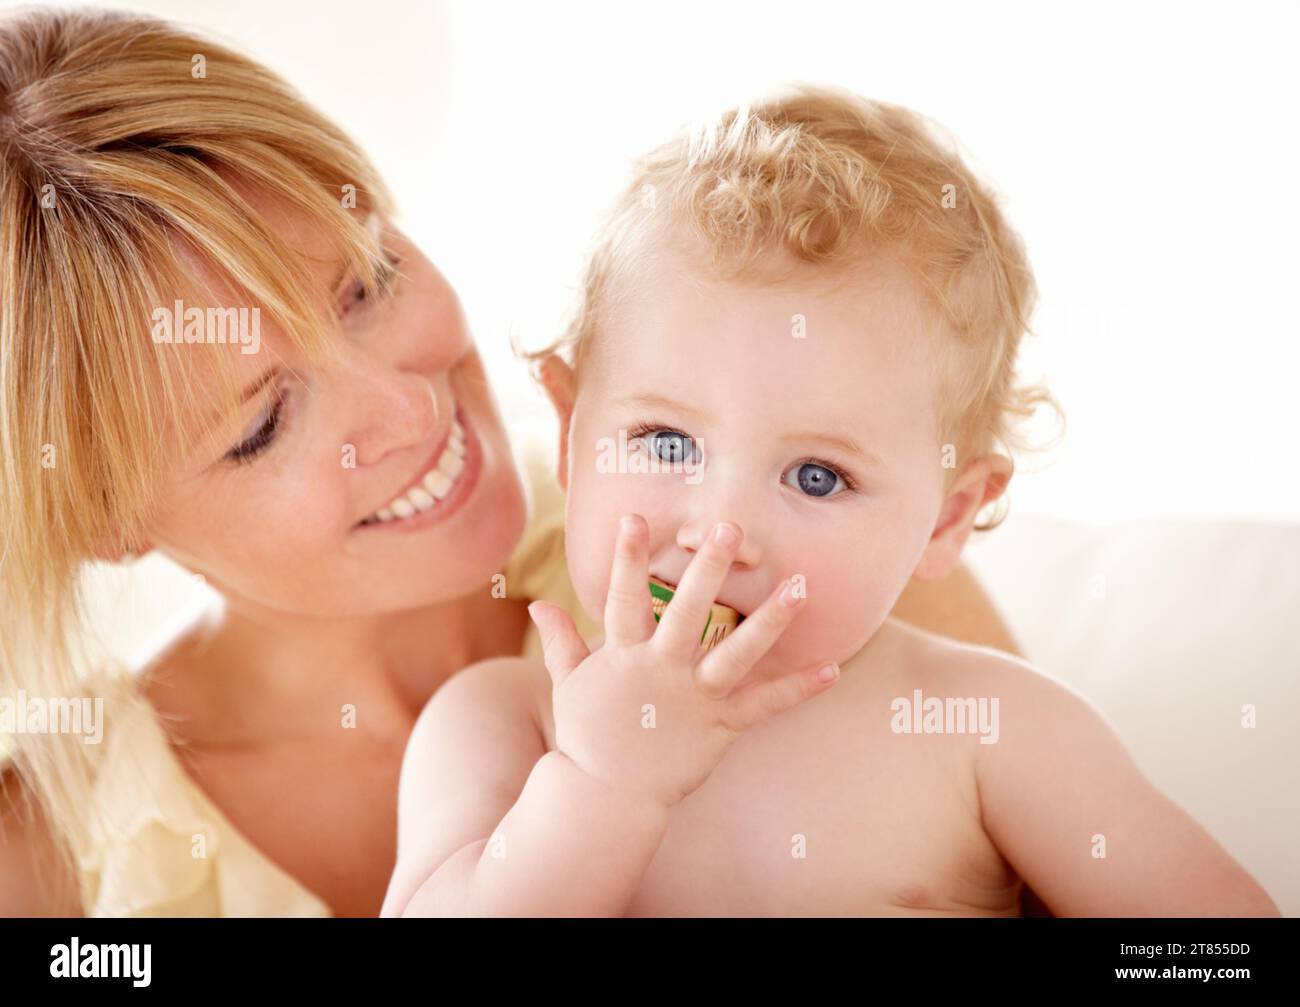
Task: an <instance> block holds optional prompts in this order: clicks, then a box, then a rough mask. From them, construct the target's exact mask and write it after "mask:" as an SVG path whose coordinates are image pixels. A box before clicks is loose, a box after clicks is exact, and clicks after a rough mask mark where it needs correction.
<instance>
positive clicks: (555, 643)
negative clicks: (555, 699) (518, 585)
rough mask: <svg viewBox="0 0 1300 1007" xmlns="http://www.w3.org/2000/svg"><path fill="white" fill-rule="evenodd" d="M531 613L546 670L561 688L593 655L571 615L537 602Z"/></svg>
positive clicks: (558, 608) (545, 603)
mask: <svg viewBox="0 0 1300 1007" xmlns="http://www.w3.org/2000/svg"><path fill="white" fill-rule="evenodd" d="M528 614H529V616H530V617H531V618H532V620H533V623H534V624H535V625H536V626H537V632H538V634H539V635H540V636H541V638H542V654H543V658H542V659H543V660H544V661H545V662H546V670H547V671H549V672H550V673H551V681H552V682H553V683H554V684H555V685H559V684H560V683H561V682H562V681H563V680H564V678H565V676H566V675H568V674H569V672H571V671H572V670H573V669H574V668H576V667H577V666H578V665H580V664H581V663H582V662H583V661H585V660H586V659H587V658H588V657H590V656H591V651H589V650H588V649H587V644H586V643H585V642H583V639H582V637H581V636H579V635H578V630H577V627H576V626H574V625H573V619H572V618H571V617H570V616H569V613H568V612H566V611H565V610H564V609H562V608H560V606H559V605H552V604H551V603H550V602H548V601H535V602H533V603H532V604H531V605H529V606H528Z"/></svg>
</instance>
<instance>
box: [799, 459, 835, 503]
mask: <svg viewBox="0 0 1300 1007" xmlns="http://www.w3.org/2000/svg"><path fill="white" fill-rule="evenodd" d="M790 471H791V472H793V473H795V479H796V481H797V482H798V485H799V489H801V490H802V491H803V492H804V493H807V494H808V495H809V496H810V497H824V496H830V495H831V494H832V493H834V492H835V490H836V486H837V484H838V485H839V486H841V487H843V486H844V480H843V479H841V478H840V476H839V474H838V473H836V472H832V471H831V470H830V469H828V468H827V467H826V466H825V465H818V464H817V463H816V462H804V463H803V464H801V465H797V466H795V467H794V468H793V469H791V470H790ZM787 474H788V473H787Z"/></svg>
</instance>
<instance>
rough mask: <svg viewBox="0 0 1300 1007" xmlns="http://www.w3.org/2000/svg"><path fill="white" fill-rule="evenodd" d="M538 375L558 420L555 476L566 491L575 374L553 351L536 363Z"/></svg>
mask: <svg viewBox="0 0 1300 1007" xmlns="http://www.w3.org/2000/svg"><path fill="white" fill-rule="evenodd" d="M538 376H539V377H540V378H541V382H542V387H543V388H545V389H546V395H547V397H548V398H549V399H550V400H551V405H552V406H554V407H555V415H556V417H557V418H558V419H559V421H560V450H559V455H558V457H559V461H558V462H557V466H556V472H555V477H556V479H557V480H558V481H559V483H560V488H561V489H563V490H564V491H565V492H568V489H569V428H570V425H571V423H572V421H573V403H574V399H575V397H576V392H577V381H576V380H575V377H576V376H575V375H574V373H573V368H572V367H570V366H569V365H568V364H567V363H566V362H565V361H564V360H563V359H561V358H560V357H559V356H557V355H556V354H554V353H552V354H550V355H549V356H547V357H545V358H543V360H542V362H541V364H539V365H538Z"/></svg>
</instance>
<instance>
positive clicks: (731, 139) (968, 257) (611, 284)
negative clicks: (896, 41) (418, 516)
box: [520, 85, 1064, 531]
mask: <svg viewBox="0 0 1300 1007" xmlns="http://www.w3.org/2000/svg"><path fill="white" fill-rule="evenodd" d="M943 136H944V133H943V131H942V129H941V128H940V127H938V126H937V124H935V123H933V122H931V121H930V120H928V119H926V118H924V117H922V116H921V115H919V114H917V113H915V112H913V111H911V110H909V109H906V108H902V107H900V106H896V105H890V104H886V103H884V102H879V101H872V100H870V99H868V98H864V97H861V96H858V95H855V94H852V93H851V92H848V91H844V90H840V89H836V88H829V87H818V86H810V85H798V86H795V87H792V88H790V89H788V90H787V91H785V92H783V93H781V94H778V95H776V96H774V97H772V98H770V99H767V100H764V101H761V102H758V103H756V104H754V105H750V106H746V107H741V108H734V109H731V110H728V111H727V112H725V113H723V114H722V115H720V116H718V117H716V118H714V119H712V120H710V121H708V122H705V123H703V124H700V125H697V126H695V127H693V128H690V129H687V130H684V131H682V132H681V133H680V134H679V135H677V136H676V137H674V138H673V139H672V140H670V141H669V142H667V143H665V144H663V145H662V146H660V147H658V148H656V149H655V150H653V151H651V152H650V153H649V154H648V155H646V156H645V157H643V158H641V159H640V160H639V161H638V162H637V163H636V166H635V170H634V172H633V175H632V179H631V181H630V182H629V183H628V185H627V187H626V188H625V189H624V190H623V192H622V194H621V195H620V196H619V198H618V199H617V200H616V201H615V203H614V206H613V207H612V209H611V211H610V214H609V218H608V220H607V222H606V224H605V226H604V228H603V229H602V232H601V233H600V234H599V235H598V238H597V242H596V245H595V248H594V251H593V252H592V254H591V256H590V259H589V261H588V264H587V269H586V274H585V278H584V281H583V284H582V289H581V293H580V303H579V306H578V310H577V311H576V312H575V314H574V317H573V320H572V322H571V324H570V326H569V328H568V331H567V332H566V333H565V334H564V335H563V336H562V337H561V338H560V339H559V340H557V341H556V342H555V343H553V344H552V345H550V346H547V347H545V348H543V349H540V350H536V351H533V352H529V353H524V352H520V356H522V357H524V358H525V359H527V360H529V361H530V362H531V363H532V364H533V365H534V368H536V367H537V366H539V365H540V364H541V363H542V362H543V361H544V360H545V359H546V358H547V357H548V356H550V355H551V354H559V355H560V356H562V357H564V358H567V360H568V362H569V363H570V364H571V365H572V366H573V367H574V368H575V369H576V370H577V372H578V374H579V376H580V375H581V372H582V365H583V361H584V360H585V359H586V357H587V355H588V353H589V351H590V348H591V346H592V345H593V341H594V340H595V339H596V338H598V335H599V331H600V321H601V318H602V312H605V311H606V310H607V309H608V308H609V307H610V301H611V299H612V298H614V296H615V295H613V294H612V291H614V290H615V289H618V290H622V289H624V288H623V287H622V286H621V282H622V280H623V279H625V278H627V277H629V276H635V272H636V268H637V259H638V256H639V255H640V254H643V253H644V251H645V250H646V247H647V244H648V243H649V242H650V241H653V240H655V239H657V238H662V237H665V236H667V235H669V234H670V233H674V232H677V231H678V229H679V228H683V227H684V228H685V229H686V231H687V233H689V234H691V235H693V237H694V238H696V239H699V241H700V242H701V243H702V245H703V247H704V249H705V250H706V254H708V255H709V256H710V259H709V263H708V265H709V266H710V267H711V268H713V269H715V270H716V271H717V272H718V273H719V274H720V275H722V276H724V277H727V278H739V277H741V276H743V275H745V274H746V273H748V272H751V269H752V267H754V266H756V265H759V264H760V263H762V262H764V261H765V260H766V258H767V257H768V256H769V253H772V252H778V251H784V252H786V253H789V254H791V255H793V256H794V257H795V258H796V259H798V260H802V261H805V262H812V263H821V264H825V265H827V266H834V267H836V268H847V269H852V268H854V267H855V266H858V265H861V264H863V263H864V262H865V261H866V260H867V258H868V257H869V256H870V255H872V254H873V253H876V252H879V251H886V252H889V253H893V254H896V255H898V256H899V257H900V259H901V261H903V262H904V263H905V264H906V265H907V266H909V267H910V269H911V271H912V273H913V274H914V275H915V277H916V278H917V280H918V281H919V282H920V284H921V285H922V287H923V288H924V290H925V291H927V292H928V294H929V295H930V297H931V298H932V301H933V303H934V304H935V305H936V306H937V308H938V309H939V312H940V317H941V318H942V319H943V321H944V322H946V326H945V327H946V328H947V329H948V330H950V332H951V334H952V337H951V338H949V339H947V340H946V341H945V343H944V344H942V345H943V346H944V347H945V349H946V351H947V352H945V353H943V354H941V355H940V357H941V359H937V360H932V361H931V366H932V367H933V368H934V370H935V373H936V376H937V378H938V383H937V387H938V388H939V389H940V391H939V393H938V394H937V395H936V397H935V412H936V419H937V421H938V424H939V429H940V430H941V431H944V433H945V440H946V441H947V442H950V443H951V444H953V446H954V452H955V454H956V456H957V458H959V459H963V460H964V459H967V458H973V457H976V456H978V455H982V454H985V453H988V452H990V451H993V450H995V449H996V448H997V447H998V446H999V445H1001V446H1004V447H1005V448H1007V449H1010V450H1012V451H1017V452H1023V451H1028V450H1030V449H1031V444H1030V442H1029V440H1028V438H1027V436H1026V435H1025V433H1024V432H1023V430H1022V429H1021V426H1020V423H1021V421H1022V420H1024V419H1026V418H1028V417H1030V416H1032V415H1033V414H1034V412H1035V410H1036V408H1037V407H1038V405H1040V404H1047V405H1050V406H1051V407H1053V408H1054V409H1055V410H1056V412H1057V414H1058V416H1060V417H1061V418H1062V419H1064V414H1063V413H1062V412H1061V410H1060V407H1059V405H1058V404H1057V403H1056V400H1055V399H1054V398H1053V397H1052V395H1051V393H1050V392H1049V391H1048V390H1047V389H1046V388H1045V387H1043V386H1041V385H1023V384H1019V383H1017V380H1016V373H1015V367H1016V358H1017V353H1018V350H1019V347H1020V340H1021V337H1022V336H1023V335H1024V334H1025V333H1026V332H1032V330H1031V329H1030V328H1029V316H1030V314H1031V313H1032V310H1033V307H1034V303H1035V301H1036V299H1037V288H1036V285H1035V282H1034V277H1033V273H1032V272H1031V270H1030V267H1029V262H1028V259H1027V257H1026V255H1025V250H1024V246H1023V243H1022V241H1021V239H1020V238H1019V237H1018V235H1016V233H1015V232H1014V231H1013V230H1012V229H1011V227H1010V225H1009V224H1008V223H1007V221H1006V219H1005V217H1004V215H1003V213H1002V212H1001V210H1000V209H999V207H998V205H997V200H996V198H995V196H994V195H993V193H992V192H991V191H990V190H989V189H988V188H987V187H986V186H985V185H984V184H983V183H981V182H980V180H979V179H977V178H976V177H975V176H974V174H972V173H971V172H970V171H969V170H968V169H967V167H966V166H965V165H964V164H963V163H962V160H961V158H960V156H959V155H958V153H957V151H956V145H955V143H954V142H951V141H949V142H947V143H945V142H944V140H943ZM762 275H766V274H761V273H760V276H762ZM633 282H634V281H633ZM954 474H955V471H954V472H950V473H949V478H951V477H952V476H953V475H954ZM1001 505H1002V506H1005V497H1003V498H1002V504H1001ZM1003 518H1005V510H1003V511H1002V512H1001V513H1000V514H998V515H996V516H995V517H994V519H993V520H992V521H991V522H989V523H987V524H983V525H977V526H976V530H980V531H986V530H990V529H992V528H995V527H997V525H998V524H1000V523H1001V522H1002V520H1003Z"/></svg>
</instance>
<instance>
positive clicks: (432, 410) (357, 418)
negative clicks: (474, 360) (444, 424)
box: [335, 363, 450, 465]
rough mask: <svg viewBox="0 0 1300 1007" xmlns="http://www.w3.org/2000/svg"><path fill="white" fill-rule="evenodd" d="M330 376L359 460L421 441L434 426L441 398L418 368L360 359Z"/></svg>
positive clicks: (371, 459) (371, 461)
mask: <svg viewBox="0 0 1300 1007" xmlns="http://www.w3.org/2000/svg"><path fill="white" fill-rule="evenodd" d="M335 381H336V383H337V389H336V393H335V394H336V396H337V397H336V398H335V401H336V402H339V403H347V416H348V423H347V427H346V431H347V435H348V437H349V439H350V441H351V443H352V444H353V445H355V447H356V458H357V464H358V465H373V464H375V463H377V462H379V461H381V460H382V459H383V458H384V457H385V456H387V455H388V454H389V453H391V452H393V451H401V450H403V449H404V448H408V447H412V446H414V445H419V444H423V443H425V442H427V441H429V440H430V439H431V438H432V437H433V434H434V432H435V431H436V430H437V428H438V422H439V419H440V415H441V413H442V412H443V408H444V404H443V403H440V402H439V400H438V392H437V389H436V388H435V385H434V382H433V381H432V380H431V379H430V378H429V377H427V376H426V375H424V374H422V373H419V372H417V371H409V370H401V369H398V368H394V367H391V366H382V365H375V364H368V363H363V364H361V365H359V366H355V367H348V368H347V369H346V371H344V372H343V373H340V374H337V375H336V376H335ZM446 408H450V406H449V405H447V406H446Z"/></svg>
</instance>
